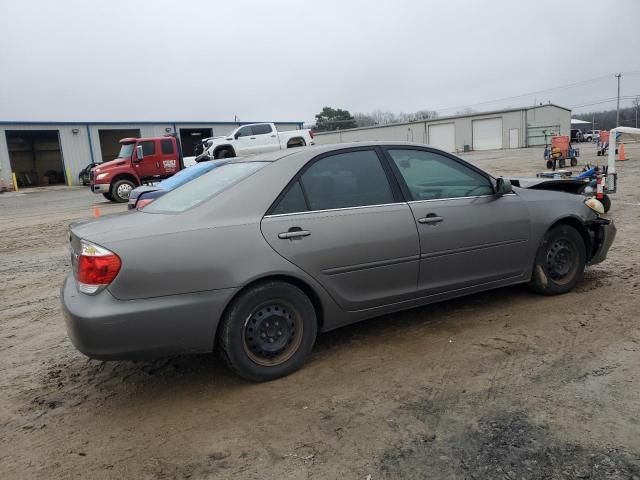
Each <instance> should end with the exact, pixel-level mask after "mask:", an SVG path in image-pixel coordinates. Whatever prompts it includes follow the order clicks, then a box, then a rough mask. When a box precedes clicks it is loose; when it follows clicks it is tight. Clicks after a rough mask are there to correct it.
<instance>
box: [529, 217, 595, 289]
mask: <svg viewBox="0 0 640 480" xmlns="http://www.w3.org/2000/svg"><path fill="white" fill-rule="evenodd" d="M586 261H587V252H586V247H585V244H584V240H583V238H582V236H581V235H580V233H578V231H577V230H576V229H575V228H573V227H572V226H570V225H563V224H561V225H558V226H556V227H553V228H552V229H551V230H549V231H548V232H547V233H546V234H545V236H544V238H543V239H542V243H541V244H540V247H539V248H538V252H537V253H536V260H535V263H534V265H533V274H532V276H531V282H529V285H530V286H531V287H532V288H533V290H535V291H536V292H538V293H541V294H543V295H560V294H562V293H567V292H570V291H571V290H573V288H574V287H575V286H576V285H577V284H578V282H579V281H580V279H581V278H582V274H583V273H584V267H585V264H586Z"/></svg>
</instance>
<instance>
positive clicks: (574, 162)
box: [571, 158, 578, 167]
mask: <svg viewBox="0 0 640 480" xmlns="http://www.w3.org/2000/svg"><path fill="white" fill-rule="evenodd" d="M576 165H578V159H577V158H572V159H571V166H572V167H575V166H576Z"/></svg>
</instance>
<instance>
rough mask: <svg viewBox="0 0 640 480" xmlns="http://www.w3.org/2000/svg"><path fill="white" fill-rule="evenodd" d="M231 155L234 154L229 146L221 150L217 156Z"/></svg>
mask: <svg viewBox="0 0 640 480" xmlns="http://www.w3.org/2000/svg"><path fill="white" fill-rule="evenodd" d="M231 157H233V154H232V152H231V150H229V149H228V148H225V149H224V150H220V151H219V152H218V154H217V155H216V158H231Z"/></svg>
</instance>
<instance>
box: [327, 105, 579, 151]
mask: <svg viewBox="0 0 640 480" xmlns="http://www.w3.org/2000/svg"><path fill="white" fill-rule="evenodd" d="M497 117H499V118H501V119H502V131H503V135H502V148H509V130H510V129H518V143H519V146H520V147H526V146H527V143H526V142H527V129H528V128H531V127H532V126H536V125H540V124H543V123H545V122H546V123H548V124H549V125H551V124H553V125H561V128H560V131H561V134H562V135H568V134H569V130H570V128H571V112H570V111H568V110H565V109H563V108H559V107H557V106H555V105H544V106H541V107H534V108H523V109H521V110H510V111H504V112H490V113H478V114H476V115H469V116H461V117H443V118H437V119H433V120H427V121H424V122H415V123H406V124H399V125H393V124H392V125H380V126H377V127H367V128H356V129H351V130H338V131H334V132H320V133H317V134H316V143H318V144H319V145H326V144H331V143H344V142H358V141H361V142H362V141H370V140H389V141H409V142H418V143H427V144H428V143H429V135H428V131H429V130H428V126H429V125H437V124H441V123H454V124H455V143H456V150H457V151H462V150H463V149H464V146H465V145H469V146H470V147H471V146H472V145H473V121H474V120H481V119H488V118H497Z"/></svg>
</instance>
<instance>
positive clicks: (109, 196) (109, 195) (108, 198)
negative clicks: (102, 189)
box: [102, 193, 115, 202]
mask: <svg viewBox="0 0 640 480" xmlns="http://www.w3.org/2000/svg"><path fill="white" fill-rule="evenodd" d="M102 196H103V197H104V198H106V199H107V200H109V201H110V202H115V200H114V199H113V196H112V195H111V194H110V193H103V194H102Z"/></svg>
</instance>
